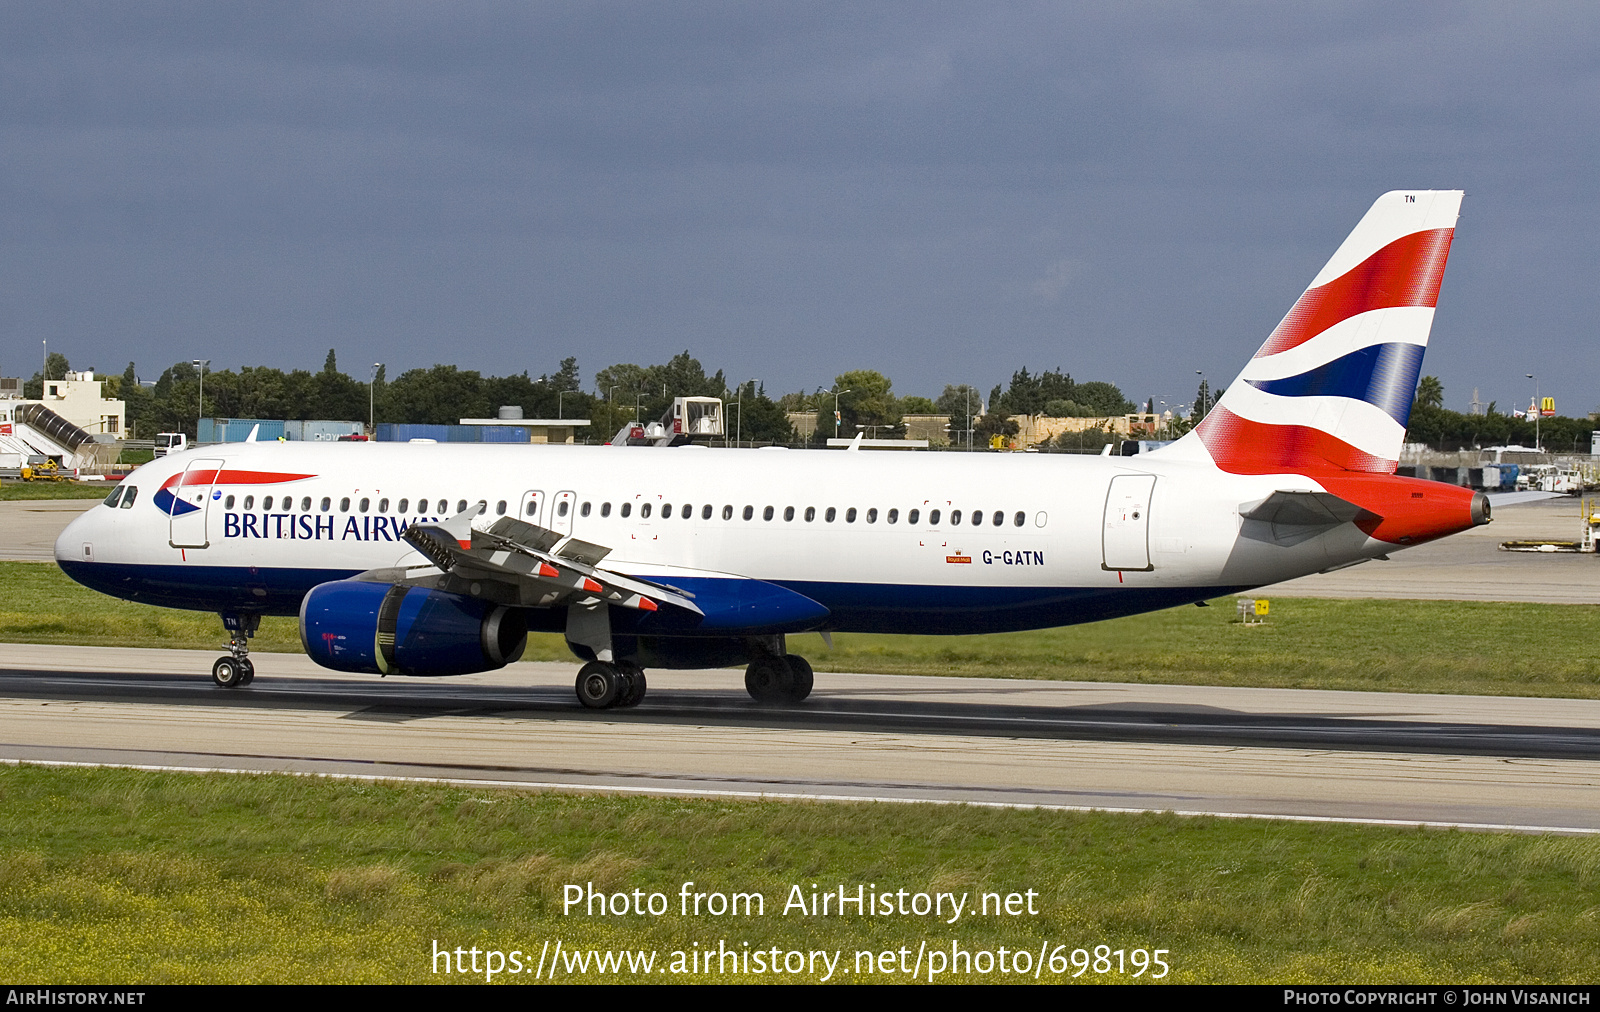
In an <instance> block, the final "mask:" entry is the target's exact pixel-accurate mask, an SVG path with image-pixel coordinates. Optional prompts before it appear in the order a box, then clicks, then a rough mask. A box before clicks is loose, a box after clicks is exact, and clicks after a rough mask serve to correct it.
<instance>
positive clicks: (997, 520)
mask: <svg viewBox="0 0 1600 1012" xmlns="http://www.w3.org/2000/svg"><path fill="white" fill-rule="evenodd" d="M993 523H994V525H995V526H996V527H1004V526H1005V525H1006V515H1005V511H1003V510H995V511H994V520H993Z"/></svg>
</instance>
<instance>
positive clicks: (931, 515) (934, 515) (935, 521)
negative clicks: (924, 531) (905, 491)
mask: <svg viewBox="0 0 1600 1012" xmlns="http://www.w3.org/2000/svg"><path fill="white" fill-rule="evenodd" d="M956 519H957V520H959V519H961V516H960V514H957V515H956ZM928 526H929V527H937V526H939V511H938V510H929V511H928Z"/></svg>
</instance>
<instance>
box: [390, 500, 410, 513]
mask: <svg viewBox="0 0 1600 1012" xmlns="http://www.w3.org/2000/svg"><path fill="white" fill-rule="evenodd" d="M410 503H411V500H410V499H401V500H400V502H399V503H397V504H396V505H395V508H394V511H395V512H396V513H404V512H406V506H408V505H409V504H410Z"/></svg>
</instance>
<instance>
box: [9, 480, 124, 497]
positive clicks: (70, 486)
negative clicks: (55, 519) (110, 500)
mask: <svg viewBox="0 0 1600 1012" xmlns="http://www.w3.org/2000/svg"><path fill="white" fill-rule="evenodd" d="M116 487H117V482H116V481H114V480H111V479H107V480H106V481H86V482H77V481H16V480H8V481H4V482H0V502H14V501H16V500H19V499H104V498H105V497H106V496H108V495H110V494H111V490H112V489H113V488H116Z"/></svg>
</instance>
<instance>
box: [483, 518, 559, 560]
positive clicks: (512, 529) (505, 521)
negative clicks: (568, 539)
mask: <svg viewBox="0 0 1600 1012" xmlns="http://www.w3.org/2000/svg"><path fill="white" fill-rule="evenodd" d="M487 533H489V534H493V535H494V536H495V537H497V538H505V539H506V540H507V541H515V542H516V543H517V544H519V545H521V546H522V547H524V548H531V549H533V550H534V551H536V552H548V551H549V550H550V549H551V548H554V547H555V544H556V542H558V541H560V540H561V535H559V534H557V533H556V532H555V531H552V530H551V529H550V528H548V527H540V526H539V525H538V524H530V523H526V522H524V521H522V520H518V519H516V518H515V517H501V518H500V519H498V520H496V521H495V522H494V523H492V524H490V525H489V528H488V532H487Z"/></svg>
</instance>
